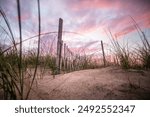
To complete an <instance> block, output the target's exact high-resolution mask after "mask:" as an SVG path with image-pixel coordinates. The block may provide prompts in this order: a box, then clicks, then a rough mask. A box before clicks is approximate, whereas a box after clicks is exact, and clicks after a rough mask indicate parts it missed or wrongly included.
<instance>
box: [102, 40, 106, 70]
mask: <svg viewBox="0 0 150 117" xmlns="http://www.w3.org/2000/svg"><path fill="white" fill-rule="evenodd" d="M101 47H102V52H103V62H104V67H105V66H106V59H105V52H104V46H103V41H101Z"/></svg>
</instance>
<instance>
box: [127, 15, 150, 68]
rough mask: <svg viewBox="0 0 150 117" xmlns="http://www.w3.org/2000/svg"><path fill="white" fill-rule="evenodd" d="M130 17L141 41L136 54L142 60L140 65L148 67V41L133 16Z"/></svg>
mask: <svg viewBox="0 0 150 117" xmlns="http://www.w3.org/2000/svg"><path fill="white" fill-rule="evenodd" d="M130 17H131V16H130ZM131 19H132V21H133V23H134V26H135V28H136V30H137V32H138V34H139V36H140V39H141V41H142V45H139V46H138V48H137V54H138V56H139V58H140V60H141V62H142V65H143V66H142V67H143V68H144V69H150V42H149V41H148V38H147V37H146V35H145V33H144V32H143V31H142V29H141V28H140V26H139V25H138V24H137V22H136V21H135V20H134V18H133V17H131Z"/></svg>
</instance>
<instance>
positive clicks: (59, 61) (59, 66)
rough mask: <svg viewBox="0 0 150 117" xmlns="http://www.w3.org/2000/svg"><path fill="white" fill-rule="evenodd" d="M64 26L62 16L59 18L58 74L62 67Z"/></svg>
mask: <svg viewBox="0 0 150 117" xmlns="http://www.w3.org/2000/svg"><path fill="white" fill-rule="evenodd" d="M62 28H63V20H62V19H61V18H59V26H58V40H57V58H56V74H59V73H60V68H61V50H62Z"/></svg>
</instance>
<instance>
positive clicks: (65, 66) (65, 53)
mask: <svg viewBox="0 0 150 117" xmlns="http://www.w3.org/2000/svg"><path fill="white" fill-rule="evenodd" d="M64 71H66V43H64Z"/></svg>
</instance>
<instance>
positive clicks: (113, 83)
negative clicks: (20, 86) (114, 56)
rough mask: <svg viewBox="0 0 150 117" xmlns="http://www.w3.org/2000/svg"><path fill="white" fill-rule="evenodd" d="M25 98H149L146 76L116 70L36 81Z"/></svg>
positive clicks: (148, 81)
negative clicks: (28, 96) (28, 95)
mask: <svg viewBox="0 0 150 117" xmlns="http://www.w3.org/2000/svg"><path fill="white" fill-rule="evenodd" d="M37 84H38V85H34V87H33V90H32V93H31V95H30V98H29V99H150V73H149V72H148V71H136V70H129V71H125V70H122V69H119V68H117V67H107V68H101V69H89V70H82V71H75V72H71V73H67V74H61V75H57V76H56V77H55V78H52V76H50V75H47V76H45V77H44V78H43V79H39V80H37Z"/></svg>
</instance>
